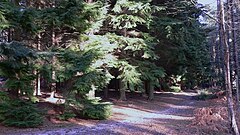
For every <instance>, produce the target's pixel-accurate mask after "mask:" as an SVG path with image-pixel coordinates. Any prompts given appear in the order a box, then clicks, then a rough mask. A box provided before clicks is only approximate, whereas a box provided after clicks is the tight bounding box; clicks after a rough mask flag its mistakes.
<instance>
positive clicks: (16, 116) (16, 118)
mask: <svg viewBox="0 0 240 135" xmlns="http://www.w3.org/2000/svg"><path fill="white" fill-rule="evenodd" d="M0 110H1V111H0V116H2V117H0V118H1V119H0V121H1V122H2V123H3V124H4V125H6V126H15V127H21V128H27V127H37V126H39V125H41V124H42V122H43V118H42V115H41V113H39V111H38V110H37V108H36V107H35V106H34V105H33V104H31V103H29V102H25V101H22V100H17V99H16V100H14V101H11V102H3V103H1V104H0Z"/></svg>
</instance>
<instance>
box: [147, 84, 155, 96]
mask: <svg viewBox="0 0 240 135" xmlns="http://www.w3.org/2000/svg"><path fill="white" fill-rule="evenodd" d="M148 85H149V86H148V87H149V92H148V100H153V99H154V86H153V84H152V82H149V83H148Z"/></svg>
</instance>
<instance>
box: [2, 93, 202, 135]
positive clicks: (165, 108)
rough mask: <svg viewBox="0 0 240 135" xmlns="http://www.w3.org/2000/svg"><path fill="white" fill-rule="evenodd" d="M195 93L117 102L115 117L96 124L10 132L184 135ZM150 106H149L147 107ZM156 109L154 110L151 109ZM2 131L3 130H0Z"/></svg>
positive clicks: (39, 134)
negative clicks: (151, 100) (140, 101)
mask: <svg viewBox="0 0 240 135" xmlns="http://www.w3.org/2000/svg"><path fill="white" fill-rule="evenodd" d="M194 95H195V93H160V94H159V95H158V96H156V99H159V100H157V101H153V102H145V103H143V105H144V106H145V108H144V107H143V108H138V107H139V104H137V105H135V104H133V103H128V104H127V105H126V104H125V105H114V107H113V118H110V120H106V121H100V122H98V123H96V124H93V125H84V126H83V125H77V126H73V127H62V128H56V129H47V130H46V129H44V130H38V131H34V130H33V131H31V132H29V131H25V132H24V131H21V133H16V132H15V133H7V134H14V135H126V134H127V135H139V134H141V135H175V134H176V135H181V134H182V135H184V134H188V133H186V131H185V129H186V126H187V125H189V123H190V122H191V120H192V119H193V114H192V112H193V110H194V109H195V107H196V106H197V102H198V101H196V100H192V96H194ZM149 106H151V107H150V109H149V108H148V107H149ZM151 108H153V109H151ZM0 134H1V133H0Z"/></svg>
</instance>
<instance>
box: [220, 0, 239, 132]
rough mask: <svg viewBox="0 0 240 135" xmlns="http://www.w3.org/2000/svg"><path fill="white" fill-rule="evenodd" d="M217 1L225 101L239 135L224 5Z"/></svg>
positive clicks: (231, 121)
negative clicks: (225, 93) (222, 53)
mask: <svg viewBox="0 0 240 135" xmlns="http://www.w3.org/2000/svg"><path fill="white" fill-rule="evenodd" d="M218 1H219V8H220V21H219V25H220V27H221V35H220V36H222V39H223V47H224V70H225V87H226V92H227V103H228V111H229V120H230V123H231V128H232V131H233V132H234V134H236V135H239V131H238V127H237V123H236V118H235V113H234V108H233V97H232V88H231V81H230V64H229V59H230V58H229V45H228V39H227V32H226V25H225V23H226V22H225V19H224V17H225V15H224V7H223V5H224V4H223V1H222V0H218Z"/></svg>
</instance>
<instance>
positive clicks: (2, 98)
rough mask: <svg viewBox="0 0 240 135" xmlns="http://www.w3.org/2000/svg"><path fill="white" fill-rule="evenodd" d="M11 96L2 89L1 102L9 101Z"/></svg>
mask: <svg viewBox="0 0 240 135" xmlns="http://www.w3.org/2000/svg"><path fill="white" fill-rule="evenodd" d="M9 100H10V98H9V96H8V94H7V93H6V92H3V91H0V103H2V102H7V101H9Z"/></svg>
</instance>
